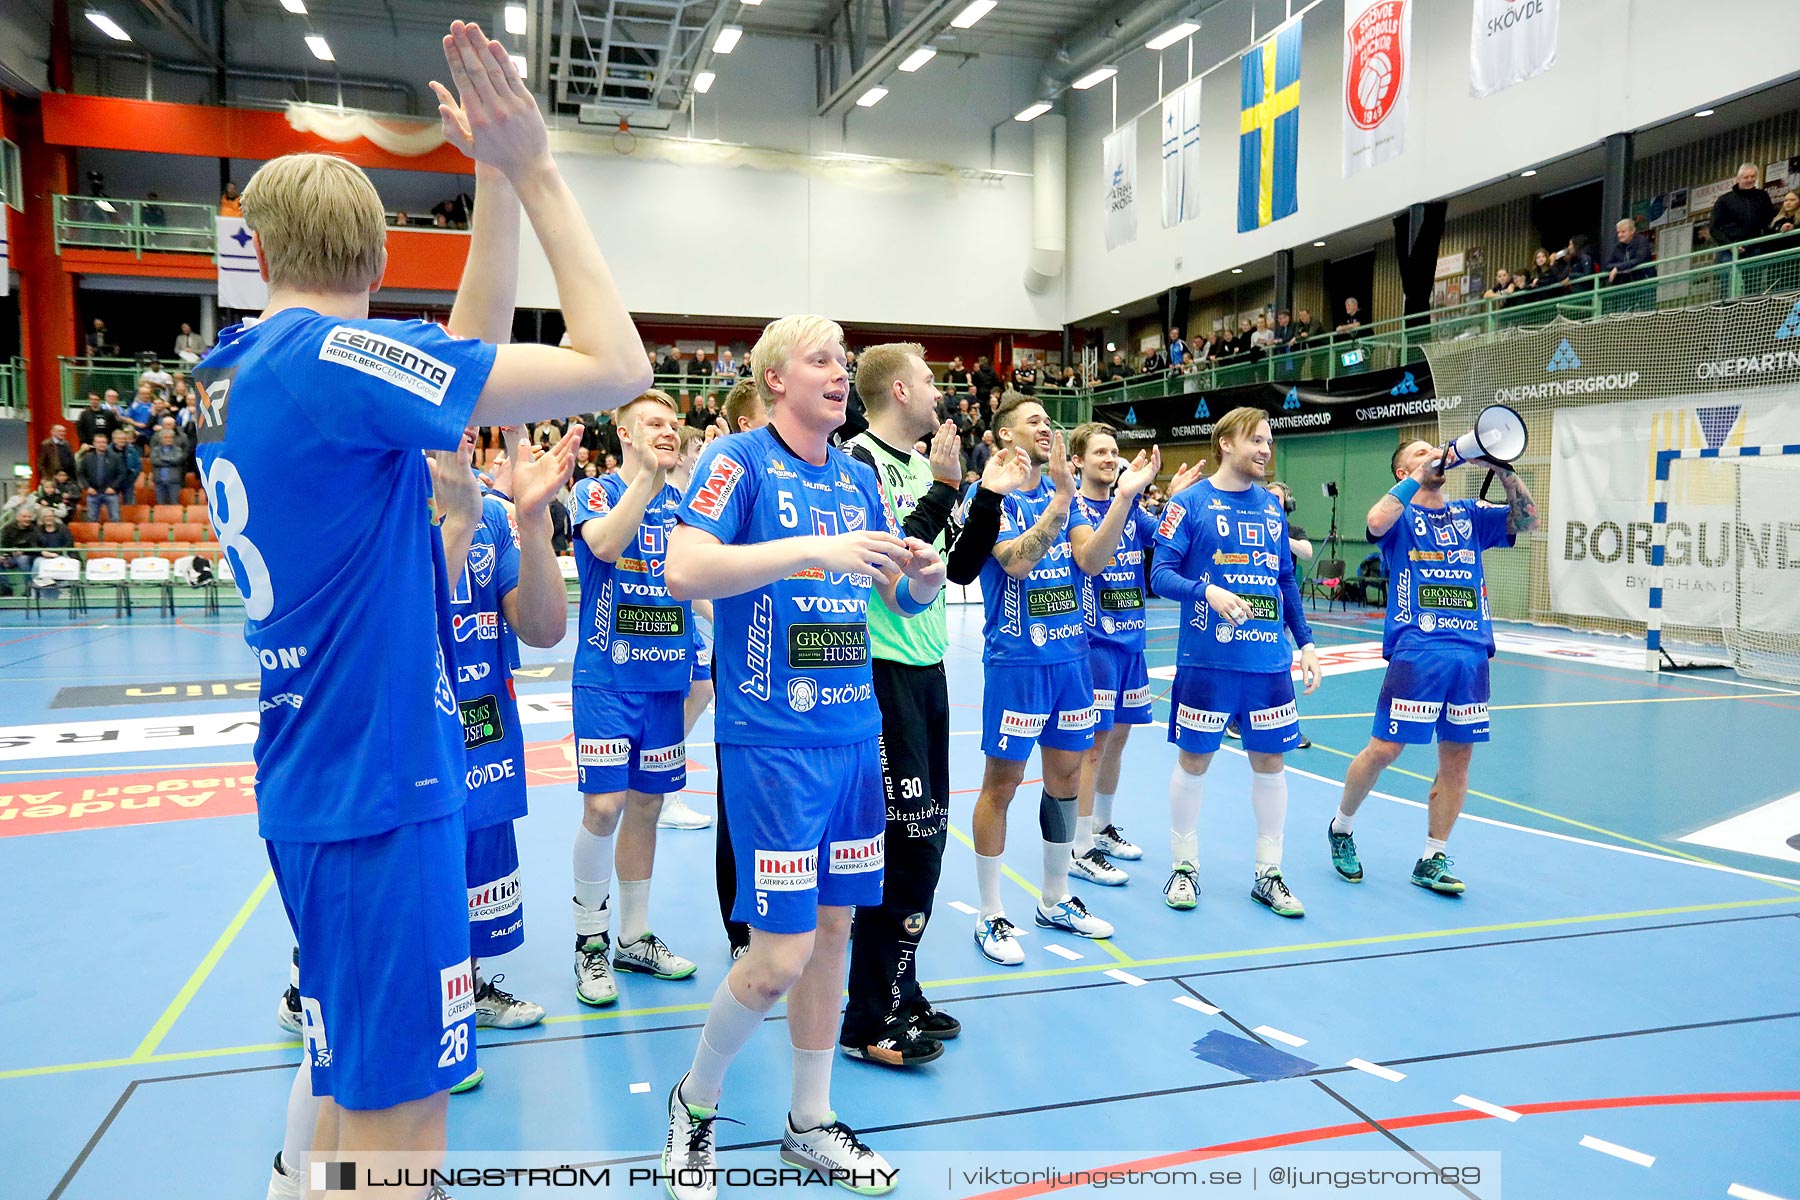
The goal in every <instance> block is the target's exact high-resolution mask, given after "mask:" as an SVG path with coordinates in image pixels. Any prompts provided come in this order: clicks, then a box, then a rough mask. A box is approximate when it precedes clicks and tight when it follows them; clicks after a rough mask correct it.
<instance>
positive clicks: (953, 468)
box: [931, 421, 962, 488]
mask: <svg viewBox="0 0 1800 1200" xmlns="http://www.w3.org/2000/svg"><path fill="white" fill-rule="evenodd" d="M931 477H932V478H933V479H935V480H937V481H938V482H939V483H946V484H949V485H950V486H951V487H953V488H954V487H961V486H962V436H961V435H960V434H958V433H957V432H956V425H955V423H954V422H951V421H945V422H944V423H943V424H942V425H939V426H938V428H937V432H936V433H934V434H932V435H931Z"/></svg>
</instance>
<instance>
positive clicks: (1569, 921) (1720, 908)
mask: <svg viewBox="0 0 1800 1200" xmlns="http://www.w3.org/2000/svg"><path fill="white" fill-rule="evenodd" d="M1775 904H1800V896H1771V897H1766V898H1764V899H1760V900H1724V901H1719V902H1718V903H1714V904H1689V905H1682V906H1679V907H1675V908H1645V909H1638V910H1635V911H1632V912H1614V913H1594V914H1592V915H1590V916H1574V917H1547V918H1543V919H1540V920H1535V921H1513V922H1508V923H1505V924H1499V925H1468V926H1463V927H1461V928H1457V929H1425V930H1418V931H1415V932H1411V933H1386V934H1378V935H1375V936H1373V937H1363V938H1343V939H1340V940H1337V941H1328V942H1304V943H1293V944H1289V945H1282V946H1251V947H1246V948H1244V949H1240V950H1211V951H1207V952H1205V953H1200V954H1181V955H1172V956H1169V957H1164V958H1146V959H1136V960H1134V959H1127V960H1125V961H1124V962H1123V963H1122V964H1121V965H1123V966H1127V967H1140V968H1141V967H1164V966H1179V965H1182V964H1186V963H1202V962H1218V961H1221V960H1225V959H1233V958H1255V957H1258V956H1260V955H1270V954H1310V953H1316V952H1318V951H1321V950H1344V949H1351V948H1355V947H1359V946H1382V945H1389V944H1397V943H1401V942H1418V941H1432V940H1438V939H1442V938H1454V937H1469V936H1475V935H1480V934H1489V933H1517V932H1521V931H1523V930H1528V929H1551V928H1556V927H1558V926H1566V925H1589V924H1594V923H1596V922H1600V921H1634V920H1644V919H1646V918H1650V917H1671V916H1687V915H1691V914H1694V913H1708V912H1727V911H1731V910H1733V909H1740V908H1765V907H1768V906H1770V905H1775ZM1110 970H1112V967H1111V966H1109V965H1108V964H1106V963H1088V964H1085V965H1080V966H1067V967H1047V968H1045V969H1043V970H1038V971H1006V972H996V973H994V974H989V975H969V976H965V977H963V978H960V979H928V980H925V981H924V982H923V983H922V984H921V985H920V986H921V987H925V988H929V989H932V990H937V989H941V988H947V987H971V986H975V985H978V984H985V983H1011V982H1015V981H1018V980H1022V979H1057V978H1067V977H1069V976H1072V975H1090V974H1093V973H1095V972H1097V971H1110ZM947 1003H954V1001H948V1002H947ZM706 1007H707V1005H705V1004H677V1005H662V1006H658V1007H655V1008H629V1009H620V1010H618V1011H617V1012H607V1011H597V1012H591V1013H566V1014H562V1015H559V1016H554V1017H549V1018H547V1019H546V1020H545V1022H544V1023H545V1024H546V1025H549V1024H568V1023H574V1022H579V1021H605V1020H617V1019H618V1018H621V1017H642V1016H655V1015H658V1014H663V1013H682V1012H702V1011H704V1010H705V1009H706ZM643 1032H645V1033H652V1032H656V1031H655V1030H644V1031H643ZM530 1040H531V1039H529V1038H516V1039H507V1044H509V1045H519V1044H525V1043H528V1042H529V1041H530ZM481 1044H482V1045H494V1044H496V1043H492V1042H484V1043H481ZM299 1045H300V1043H299V1042H295V1041H289V1042H272V1043H265V1044H262V1045H256V1046H221V1047H218V1048H217V1049H211V1050H180V1051H175V1052H173V1053H169V1054H152V1055H150V1056H149V1057H147V1058H143V1059H138V1058H106V1059H98V1060H95V1061H93V1062H78V1063H56V1064H52V1065H50V1066H43V1067H14V1068H12V1069H10V1070H4V1071H0V1080H6V1079H26V1078H32V1077H36V1076H44V1075H66V1074H70V1073H73V1072H76V1071H97V1070H102V1069H105V1068H107V1067H130V1066H142V1065H144V1064H145V1063H166V1062H180V1061H184V1060H190V1059H197V1058H225V1057H230V1056H232V1055H242V1054H261V1053H267V1052H272V1051H280V1050H294V1049H297V1048H298V1047H299Z"/></svg>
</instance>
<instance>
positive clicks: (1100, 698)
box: [1088, 641, 1150, 729]
mask: <svg viewBox="0 0 1800 1200" xmlns="http://www.w3.org/2000/svg"><path fill="white" fill-rule="evenodd" d="M1088 670H1089V672H1090V673H1091V674H1092V675H1093V677H1094V711H1095V712H1097V713H1098V714H1099V715H1100V719H1099V721H1098V722H1097V723H1096V725H1095V727H1096V728H1098V729H1111V728H1112V727H1113V725H1114V724H1115V723H1116V724H1119V725H1148V724H1149V723H1150V670H1149V668H1148V667H1146V666H1145V665H1144V654H1143V651H1141V650H1139V651H1131V650H1121V649H1119V648H1118V647H1117V646H1108V645H1107V644H1105V643H1104V642H1093V641H1090V642H1089V643H1088Z"/></svg>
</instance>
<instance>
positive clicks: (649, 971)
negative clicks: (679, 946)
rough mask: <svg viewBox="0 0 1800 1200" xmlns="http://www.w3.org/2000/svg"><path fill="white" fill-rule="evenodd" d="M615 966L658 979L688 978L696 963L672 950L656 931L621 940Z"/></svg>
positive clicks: (615, 951) (614, 959)
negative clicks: (630, 940) (628, 939)
mask: <svg viewBox="0 0 1800 1200" xmlns="http://www.w3.org/2000/svg"><path fill="white" fill-rule="evenodd" d="M613 966H615V967H617V968H618V969H619V970H621V971H636V972H637V973H638V974H640V975H654V976H655V977H656V978H658V979H686V978H687V977H688V976H689V975H692V974H693V973H694V964H693V963H691V962H689V961H688V960H687V959H685V958H683V957H681V955H679V954H675V953H673V952H671V951H670V949H669V948H668V946H666V945H664V944H663V940H662V939H661V938H659V937H657V936H656V935H655V934H654V933H646V934H645V935H644V936H643V937H641V938H638V939H637V940H636V941H634V942H620V943H619V946H618V948H617V949H616V950H614V951H613Z"/></svg>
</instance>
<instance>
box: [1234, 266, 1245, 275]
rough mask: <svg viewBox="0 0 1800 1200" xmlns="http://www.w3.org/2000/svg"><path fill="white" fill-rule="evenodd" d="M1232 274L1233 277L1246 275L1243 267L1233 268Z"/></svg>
mask: <svg viewBox="0 0 1800 1200" xmlns="http://www.w3.org/2000/svg"><path fill="white" fill-rule="evenodd" d="M1231 273H1232V274H1233V275H1242V274H1243V273H1244V268H1242V267H1233V268H1231Z"/></svg>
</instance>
